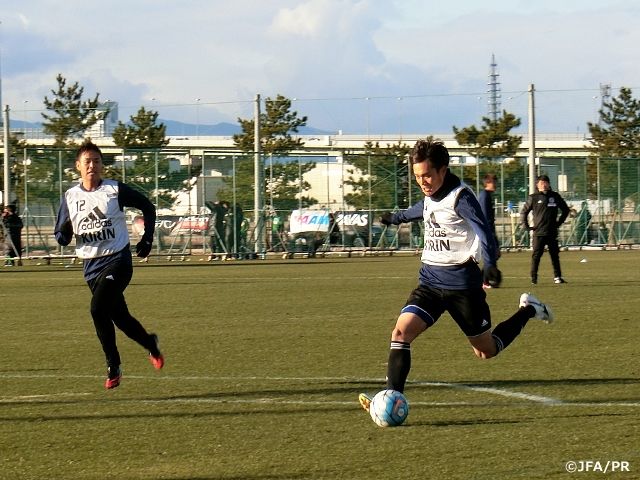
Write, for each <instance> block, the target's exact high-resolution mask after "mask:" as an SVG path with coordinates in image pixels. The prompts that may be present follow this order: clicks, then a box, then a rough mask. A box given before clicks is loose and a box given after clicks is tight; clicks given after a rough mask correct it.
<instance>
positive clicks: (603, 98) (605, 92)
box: [598, 83, 611, 124]
mask: <svg viewBox="0 0 640 480" xmlns="http://www.w3.org/2000/svg"><path fill="white" fill-rule="evenodd" d="M610 100H611V84H610V83H601V84H600V109H601V110H602V109H603V108H604V104H605V102H609V101H610ZM598 124H602V115H598Z"/></svg>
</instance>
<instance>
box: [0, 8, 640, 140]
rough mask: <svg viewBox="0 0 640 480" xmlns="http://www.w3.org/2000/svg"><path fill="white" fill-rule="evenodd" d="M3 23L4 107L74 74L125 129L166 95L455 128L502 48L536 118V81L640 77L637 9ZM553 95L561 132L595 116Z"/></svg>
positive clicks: (32, 16)
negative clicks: (271, 102) (114, 105)
mask: <svg viewBox="0 0 640 480" xmlns="http://www.w3.org/2000/svg"><path fill="white" fill-rule="evenodd" d="M569 4H570V5H569ZM0 18H2V31H1V32H0V33H2V35H1V36H0V40H2V45H1V46H2V75H3V78H2V87H3V100H4V101H7V102H8V103H14V104H17V105H20V104H21V103H22V102H23V100H25V99H27V100H29V105H36V104H40V102H41V100H42V95H43V92H44V93H47V92H48V91H49V90H50V89H51V88H53V87H54V86H55V76H56V75H57V74H58V73H62V74H63V75H64V76H66V77H67V78H68V79H69V80H70V81H75V80H79V81H80V83H81V84H83V85H84V86H85V91H86V92H87V94H90V93H92V92H96V91H99V92H100V93H101V97H102V98H107V97H108V98H109V99H112V100H117V101H118V102H119V103H120V105H121V106H122V108H121V113H124V112H127V115H126V116H125V118H123V120H126V119H127V118H128V115H129V114H130V113H129V112H128V111H127V109H129V110H131V111H134V110H137V108H138V107H139V106H140V105H143V104H144V105H147V106H149V105H150V103H151V98H152V97H153V98H154V99H155V100H154V105H155V107H156V108H159V109H160V112H161V116H163V117H166V118H169V116H171V118H173V119H176V120H181V121H189V122H190V123H195V117H196V115H199V116H200V119H201V121H202V122H218V121H229V122H235V120H236V117H238V116H240V117H243V118H247V117H250V116H251V115H252V103H251V102H252V99H253V97H254V95H255V94H256V93H261V94H262V96H263V98H264V97H267V96H271V97H275V95H277V94H278V93H281V94H283V95H285V96H288V97H289V98H294V97H295V98H298V99H299V100H298V101H296V102H295V108H297V109H298V110H299V111H300V113H301V114H304V115H308V116H309V117H310V120H309V124H310V125H312V126H315V127H317V128H322V129H343V130H345V131H346V132H347V131H348V132H351V133H353V132H363V131H365V130H367V129H369V130H370V131H372V132H374V131H375V132H377V133H383V132H384V131H385V130H388V131H399V130H400V129H402V130H404V131H407V132H408V131H410V130H413V131H420V130H421V131H426V130H427V129H433V128H436V127H437V126H438V125H440V126H439V127H438V128H439V129H440V130H441V131H445V130H446V131H449V129H450V126H451V125H452V124H456V125H458V126H461V125H465V124H467V123H470V122H477V121H478V119H479V117H480V116H481V115H482V113H483V112H484V111H486V108H484V107H486V98H481V99H480V100H478V97H479V96H480V95H479V94H483V93H484V92H485V91H486V88H487V87H486V82H487V74H488V69H489V62H490V59H491V54H492V53H495V55H496V59H497V62H498V69H499V73H500V77H499V78H500V81H501V82H502V90H503V92H505V93H504V96H503V105H505V106H507V105H509V104H511V106H512V107H513V108H514V109H516V108H517V109H518V112H522V113H521V115H522V114H524V115H526V94H525V95H524V96H523V92H526V89H527V86H528V84H530V83H534V84H535V85H536V88H537V89H539V90H541V91H542V90H547V91H550V90H563V89H566V90H575V91H578V90H588V89H594V90H596V91H597V88H598V85H599V83H602V82H611V83H612V84H613V86H614V89H616V88H618V87H619V86H620V85H627V86H630V87H634V86H635V85H634V84H636V82H637V78H639V76H640V75H639V74H640V61H639V60H640V58H639V56H640V53H639V52H638V51H637V49H635V45H638V44H639V43H640V38H638V37H639V36H640V31H638V29H637V28H636V26H637V25H638V23H640V13H639V9H638V7H637V6H636V4H635V2H631V1H628V2H624V1H617V2H616V1H614V0H583V1H581V2H557V1H552V0H535V1H533V0H528V1H526V2H525V1H524V0H517V1H516V0H514V2H501V1H498V0H486V1H483V2H477V1H472V0H460V1H459V2H448V3H447V2H440V3H437V4H433V2H424V1H422V0H278V1H271V2H256V1H254V0H236V1H234V2H222V1H205V0H185V1H184V2H180V3H177V2H171V1H169V0H155V1H152V0H139V1H136V2H130V1H126V0H113V1H111V2H108V3H104V4H101V5H100V6H99V7H98V6H97V5H95V4H94V3H92V2H82V1H68V2H56V1H55V0H36V1H34V2H21V1H18V0H6V1H3V3H2V5H0ZM507 92H512V93H507ZM547 95H548V99H549V100H547V99H545V98H544V97H542V94H541V98H540V102H539V104H540V108H541V109H547V108H548V109H549V112H551V111H553V108H554V107H553V104H558V105H559V107H558V110H557V112H559V113H557V114H556V116H555V117H554V118H553V119H552V115H551V114H544V112H541V115H540V117H539V118H540V122H541V123H542V124H544V122H547V125H549V127H548V128H557V129H563V128H564V129H569V128H571V130H572V131H575V128H576V125H578V123H577V122H578V121H580V122H582V124H583V125H584V123H585V122H584V118H583V117H585V116H588V117H589V120H591V119H592V117H593V113H592V112H593V99H592V96H594V93H593V92H591V91H589V92H586V93H583V94H582V96H580V95H578V94H575V92H574V93H571V94H564V95H560V94H557V95H556V94H554V93H548V94H547ZM367 97H369V98H370V100H369V101H365V100H364V99H365V98H367ZM400 97H402V98H403V99H402V100H401V101H400V100H398V98H400ZM508 97H513V98H511V99H509V98H508ZM561 97H566V99H564V100H563V99H562V98H561ZM195 98H200V99H201V101H200V102H199V106H198V107H196V105H195ZM303 109H304V110H303ZM134 113H135V112H134ZM569 115H572V117H571V118H569ZM121 116H122V115H121ZM367 117H368V118H367ZM316 122H317V123H316ZM563 125H564V126H563Z"/></svg>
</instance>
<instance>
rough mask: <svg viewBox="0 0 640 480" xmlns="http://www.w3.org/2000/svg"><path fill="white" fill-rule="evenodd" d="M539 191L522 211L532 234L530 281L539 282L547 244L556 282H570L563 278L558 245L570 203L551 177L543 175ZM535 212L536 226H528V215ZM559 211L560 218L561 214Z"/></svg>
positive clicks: (538, 187) (521, 213)
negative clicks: (552, 184)
mask: <svg viewBox="0 0 640 480" xmlns="http://www.w3.org/2000/svg"><path fill="white" fill-rule="evenodd" d="M536 188H537V189H538V191H537V192H534V193H532V194H531V195H529V198H528V199H527V201H526V202H525V204H524V206H523V207H522V211H521V212H520V223H522V227H523V228H524V229H525V231H530V233H531V246H532V247H533V254H532V255H531V283H532V284H534V285H535V284H536V283H538V267H539V266H540V259H541V258H542V254H543V253H544V247H545V245H546V246H547V247H549V256H550V257H551V264H552V265H553V277H554V278H553V281H554V282H555V283H567V282H565V281H564V279H563V278H562V270H561V269H560V247H559V245H558V228H559V227H560V225H562V224H563V223H564V221H565V220H566V219H567V217H568V216H569V211H570V209H569V206H568V205H567V203H566V202H565V201H564V199H563V198H562V197H561V196H560V194H559V193H558V192H554V191H553V190H551V187H550V184H549V177H548V176H546V175H540V176H539V177H538V181H537V183H536ZM529 212H533V226H530V225H529V219H528V215H529ZM558 213H560V217H558Z"/></svg>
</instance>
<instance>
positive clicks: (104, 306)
mask: <svg viewBox="0 0 640 480" xmlns="http://www.w3.org/2000/svg"><path fill="white" fill-rule="evenodd" d="M76 169H77V170H78V172H80V176H81V181H80V183H79V184H78V185H76V186H74V187H71V188H70V189H69V190H67V191H66V193H65V195H64V197H63V198H62V201H61V202H60V209H59V211H58V220H57V222H56V226H55V236H56V240H57V241H58V243H59V244H60V245H63V246H66V245H69V243H71V240H72V239H73V237H74V236H75V239H76V255H77V256H78V258H80V259H82V261H83V267H84V278H85V280H86V282H87V284H88V285H89V288H90V289H91V293H92V294H93V297H92V298H91V316H92V317H93V324H94V326H95V329H96V333H97V334H98V339H99V340H100V343H101V344H102V350H103V351H104V354H105V356H106V359H107V381H106V384H105V387H106V388H109V389H111V388H115V387H117V386H118V385H120V378H121V377H122V370H121V369H120V354H119V352H118V347H117V345H116V332H115V328H114V325H115V326H116V327H118V328H119V329H120V330H122V331H123V332H124V333H125V334H126V335H127V336H128V337H129V338H131V339H132V340H135V341H136V342H138V343H139V344H140V345H142V346H143V347H144V348H146V349H147V350H148V351H149V358H150V359H151V363H152V364H153V366H154V367H155V368H156V369H157V370H159V369H161V368H162V367H163V365H164V357H163V355H162V353H161V352H160V347H159V345H158V336H157V335H155V334H153V333H152V334H149V333H147V331H146V330H145V329H144V327H143V326H142V325H141V324H140V322H138V320H136V319H135V318H133V317H132V316H131V314H130V313H129V309H128V308H127V304H126V302H125V299H124V290H125V289H126V288H127V286H128V285H129V282H130V281H131V276H132V275H133V260H132V257H131V250H130V246H129V231H128V230H127V223H126V219H125V215H124V212H123V208H124V207H133V208H137V209H138V210H140V211H142V214H143V216H144V235H143V236H142V240H140V242H138V244H137V245H136V253H137V255H138V257H141V258H146V257H147V256H148V255H149V253H150V252H151V243H152V241H153V232H154V229H155V220H156V210H155V207H154V206H153V204H152V203H151V202H150V201H149V200H148V199H147V198H146V197H145V196H144V195H142V194H141V193H139V192H137V191H136V190H133V189H132V188H131V187H129V186H127V185H125V184H123V183H120V182H116V181H114V180H103V179H102V152H101V151H100V148H98V146H97V145H95V144H93V143H91V142H90V141H85V142H84V143H83V144H82V145H81V146H80V148H79V149H78V151H77V153H76Z"/></svg>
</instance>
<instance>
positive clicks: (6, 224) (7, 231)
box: [2, 205, 23, 267]
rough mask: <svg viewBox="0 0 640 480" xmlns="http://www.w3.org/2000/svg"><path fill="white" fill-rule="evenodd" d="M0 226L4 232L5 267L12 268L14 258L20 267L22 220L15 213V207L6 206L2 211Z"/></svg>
mask: <svg viewBox="0 0 640 480" xmlns="http://www.w3.org/2000/svg"><path fill="white" fill-rule="evenodd" d="M2 225H3V230H4V255H5V258H6V260H5V264H4V266H5V267H13V265H14V260H13V259H14V258H16V257H17V258H18V261H17V264H18V265H22V260H21V258H22V227H23V225H22V220H21V219H20V216H19V215H18V214H17V213H16V206H15V205H6V206H5V207H4V209H3V210H2Z"/></svg>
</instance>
